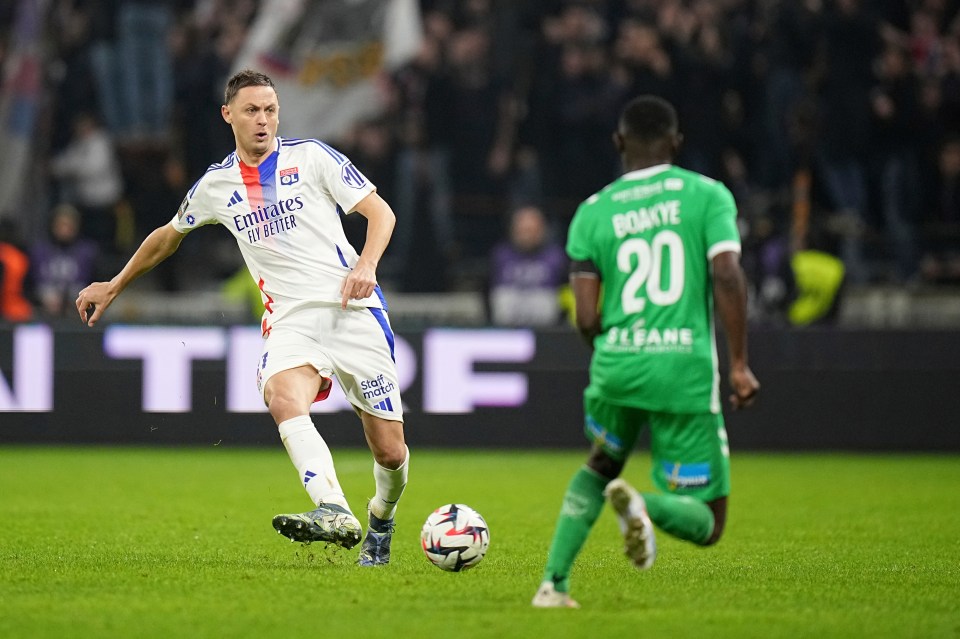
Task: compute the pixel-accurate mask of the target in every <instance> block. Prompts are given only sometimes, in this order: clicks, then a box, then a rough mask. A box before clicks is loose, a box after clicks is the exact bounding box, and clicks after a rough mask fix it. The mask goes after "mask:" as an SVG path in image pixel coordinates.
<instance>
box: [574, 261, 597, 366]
mask: <svg viewBox="0 0 960 639" xmlns="http://www.w3.org/2000/svg"><path fill="white" fill-rule="evenodd" d="M570 288H571V289H572V290H573V299H574V304H575V311H576V314H575V318H576V319H575V321H576V324H577V330H578V331H580V336H581V337H583V339H584V341H585V342H586V343H587V344H588V345H589V346H590V347H591V348H592V347H593V338H594V337H596V336H597V335H599V334H600V271H599V270H598V269H597V267H596V265H595V264H594V263H593V262H592V261H590V260H573V261H572V262H570Z"/></svg>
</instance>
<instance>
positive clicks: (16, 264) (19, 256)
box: [0, 216, 33, 322]
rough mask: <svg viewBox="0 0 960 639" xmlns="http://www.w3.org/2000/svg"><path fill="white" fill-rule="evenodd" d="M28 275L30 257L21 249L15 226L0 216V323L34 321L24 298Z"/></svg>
mask: <svg viewBox="0 0 960 639" xmlns="http://www.w3.org/2000/svg"><path fill="white" fill-rule="evenodd" d="M29 275H30V257H29V256H28V255H27V253H26V252H25V251H24V250H23V249H22V247H21V246H20V242H19V238H18V237H17V228H16V225H15V224H14V223H13V221H12V220H10V219H8V218H4V217H2V216H0V319H3V320H6V321H8V322H26V321H27V320H29V319H30V318H31V317H33V307H32V306H31V305H30V302H29V301H28V300H27V298H26V296H25V294H26V291H28V290H29V288H30V281H29Z"/></svg>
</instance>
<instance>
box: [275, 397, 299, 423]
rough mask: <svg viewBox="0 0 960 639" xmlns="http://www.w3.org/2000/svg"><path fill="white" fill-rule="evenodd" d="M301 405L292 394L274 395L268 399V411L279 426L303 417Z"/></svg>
mask: <svg viewBox="0 0 960 639" xmlns="http://www.w3.org/2000/svg"><path fill="white" fill-rule="evenodd" d="M301 404H302V402H300V401H297V400H296V398H294V397H293V396H292V395H291V394H289V393H285V392H283V391H280V392H275V393H272V394H271V395H270V397H269V398H268V399H267V409H268V410H269V411H270V415H271V416H272V417H273V419H274V420H275V421H276V422H277V423H278V424H280V423H281V422H284V421H286V420H288V419H290V418H291V417H296V416H297V415H301V414H302V413H303V407H302V405H301Z"/></svg>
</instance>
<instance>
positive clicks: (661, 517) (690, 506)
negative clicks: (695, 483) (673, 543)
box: [642, 493, 713, 544]
mask: <svg viewBox="0 0 960 639" xmlns="http://www.w3.org/2000/svg"><path fill="white" fill-rule="evenodd" d="M642 495H643V500H644V501H645V502H647V514H649V515H650V520H651V521H653V523H654V524H656V526H657V528H660V529H661V530H663V531H664V532H666V533H668V534H671V535H673V536H674V537H678V538H680V539H683V540H685V541H692V542H693V543H695V544H702V543H704V542H705V541H707V539H709V538H710V535H712V534H713V511H712V510H710V507H709V506H707V505H706V504H705V503H703V502H702V501H700V500H699V499H694V498H693V497H688V496H686V495H663V494H660V493H642Z"/></svg>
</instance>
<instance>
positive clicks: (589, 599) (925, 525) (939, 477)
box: [0, 444, 960, 639]
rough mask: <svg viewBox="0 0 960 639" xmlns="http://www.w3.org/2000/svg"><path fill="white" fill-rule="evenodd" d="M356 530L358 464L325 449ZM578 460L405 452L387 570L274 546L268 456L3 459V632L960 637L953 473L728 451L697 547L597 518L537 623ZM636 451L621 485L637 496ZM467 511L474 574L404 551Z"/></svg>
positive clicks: (281, 463)
mask: <svg viewBox="0 0 960 639" xmlns="http://www.w3.org/2000/svg"><path fill="white" fill-rule="evenodd" d="M334 457H335V459H336V461H337V470H338V473H339V476H340V480H341V483H342V484H343V486H344V489H345V490H346V491H347V496H348V497H349V498H350V499H351V502H352V505H353V508H354V510H355V511H356V512H357V514H358V515H361V514H362V513H363V511H364V504H365V500H366V498H367V497H368V496H369V495H371V494H372V491H373V479H372V476H371V463H372V462H371V460H370V457H369V453H367V452H366V451H354V450H335V451H334ZM584 458H585V453H584V452H546V453H544V452H465V451H425V450H414V451H412V458H411V464H412V465H411V476H410V485H409V487H408V489H407V493H406V495H405V496H404V499H403V502H402V505H401V510H400V512H399V514H398V528H397V533H396V536H395V538H394V544H393V558H392V563H391V564H390V565H389V566H386V567H382V568H375V569H364V568H360V567H358V566H356V565H355V564H354V560H355V558H356V552H355V550H356V549H354V550H350V551H345V550H342V549H336V548H324V547H323V546H321V545H313V546H301V545H298V544H291V543H290V542H288V541H286V540H285V539H283V538H281V537H280V536H279V535H277V534H276V533H275V532H274V531H273V528H272V527H271V525H270V520H271V518H272V516H273V515H274V514H276V513H278V512H295V511H302V510H307V509H308V508H309V507H310V504H309V502H308V500H307V497H306V494H305V493H304V491H303V490H302V489H301V488H300V487H299V485H298V482H297V477H296V474H295V472H294V471H293V470H292V468H291V466H290V464H289V462H288V461H287V458H286V454H285V452H284V451H283V449H282V447H281V446H279V444H278V445H277V447H276V448H274V449H265V450H259V449H257V450H251V449H242V450H230V449H226V448H223V447H213V448H207V449H195V448H194V449H161V450H157V449H129V448H22V447H8V448H0V637H56V638H58V639H62V638H72V637H130V636H135V637H138V639H139V638H145V637H228V636H229V637H279V636H290V637H299V636H314V637H316V636H326V637H347V636H369V637H380V636H383V637H387V636H389V637H397V638H406V637H429V636H453V637H458V638H459V637H464V638H468V637H492V638H496V639H508V638H512V637H552V638H559V637H625V636H645V637H687V636H695V637H738V638H743V637H764V638H771V637H817V639H823V638H824V637H953V638H956V637H960V603H958V602H960V598H958V597H960V458H958V457H957V456H881V455H862V456H856V455H772V454H736V453H735V454H734V459H733V464H732V466H733V495H732V496H731V512H730V519H729V522H728V528H727V533H726V535H725V537H724V539H723V540H722V541H721V542H720V544H719V545H718V546H716V547H714V548H709V549H702V548H696V547H693V546H691V545H688V544H683V543H680V542H677V541H674V540H671V539H668V538H667V537H666V536H665V535H662V534H661V535H660V536H659V537H658V542H659V556H658V560H657V564H656V565H655V566H654V568H653V569H652V570H651V571H649V572H647V573H639V572H637V571H635V570H634V569H632V568H631V567H630V566H629V565H628V563H627V561H626V559H624V558H623V556H622V555H621V551H620V538H619V535H618V533H617V526H616V521H615V519H614V516H613V513H612V511H611V510H610V509H609V508H607V509H605V511H604V513H603V515H602V516H601V518H600V520H599V521H598V523H597V526H596V527H595V529H594V533H593V535H592V536H591V538H590V539H589V540H588V542H587V545H586V547H585V549H584V552H583V553H582V554H581V556H580V558H579V561H578V564H577V566H576V569H575V572H574V574H573V582H572V583H573V586H572V593H573V595H574V597H575V598H576V599H578V600H579V601H580V603H581V604H582V605H583V608H582V609H581V610H534V609H533V608H531V607H530V598H531V597H532V596H533V593H534V591H535V590H536V587H537V585H538V583H539V581H540V575H541V571H542V570H543V564H544V561H545V556H546V551H547V547H548V545H549V542H550V537H551V534H552V531H553V524H554V520H555V517H556V514H557V512H558V510H559V506H560V498H561V495H562V494H563V492H564V489H565V487H566V483H567V481H568V479H569V477H570V475H571V473H572V472H573V470H574V469H575V468H576V467H577V466H579V465H580V463H582V461H583V460H584ZM648 469H649V464H648V462H647V460H646V458H645V457H644V455H643V453H640V454H638V455H636V456H635V457H634V458H633V459H632V460H631V462H630V464H629V465H628V467H627V470H626V473H625V477H626V478H627V479H629V480H630V481H632V482H634V483H635V484H637V485H638V486H640V487H641V488H646V487H648V486H649V480H648V479H647V473H648ZM450 501H457V502H463V503H466V504H469V505H471V506H473V507H474V508H476V509H477V510H479V511H480V513H482V514H483V515H484V517H485V518H486V519H487V522H488V524H489V525H490V529H491V546H490V551H489V553H488V555H487V557H486V559H485V560H484V561H483V562H482V563H481V564H480V565H479V566H478V567H477V568H475V569H473V570H471V571H467V572H464V573H459V574H453V573H444V572H442V571H440V570H438V569H437V568H434V567H433V566H432V565H430V564H429V563H428V562H427V560H426V559H425V558H424V557H423V555H422V553H421V551H420V548H419V546H418V536H419V530H420V525H421V523H422V522H423V519H424V518H426V516H427V514H429V513H430V511H432V510H433V509H434V508H436V507H438V506H440V505H442V504H444V503H447V502H450Z"/></svg>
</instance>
